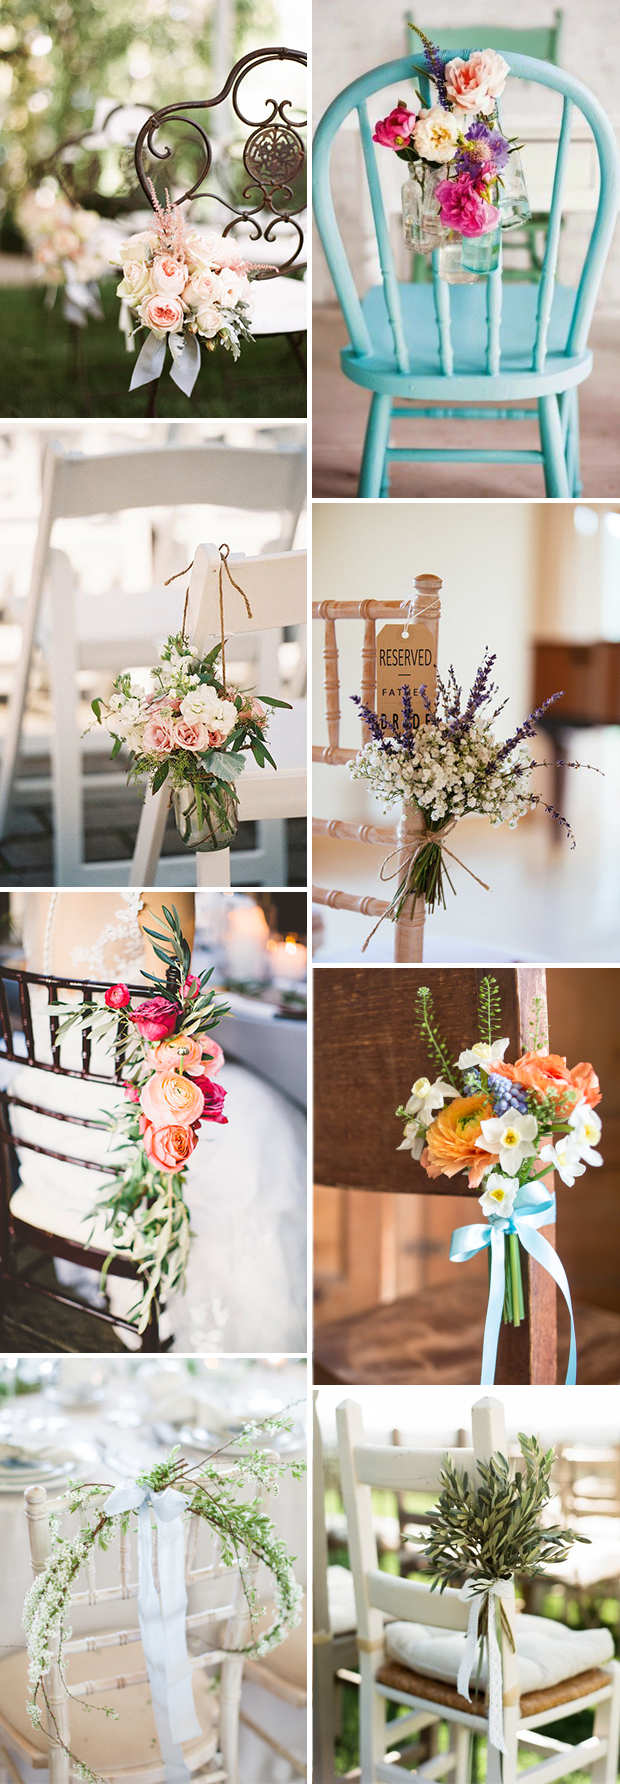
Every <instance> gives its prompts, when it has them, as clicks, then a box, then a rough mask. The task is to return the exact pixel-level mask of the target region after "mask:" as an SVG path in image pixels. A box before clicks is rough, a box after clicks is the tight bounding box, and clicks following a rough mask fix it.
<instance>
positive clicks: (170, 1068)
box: [146, 1034, 202, 1078]
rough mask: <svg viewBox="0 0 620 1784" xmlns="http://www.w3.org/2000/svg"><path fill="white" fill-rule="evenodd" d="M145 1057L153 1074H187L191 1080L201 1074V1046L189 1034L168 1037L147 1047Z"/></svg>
mask: <svg viewBox="0 0 620 1784" xmlns="http://www.w3.org/2000/svg"><path fill="white" fill-rule="evenodd" d="M146 1057H147V1062H148V1064H149V1065H150V1066H151V1067H152V1070H153V1071H154V1072H189V1074H190V1077H191V1078H199V1077H200V1076H201V1074H202V1045H201V1042H200V1041H196V1040H194V1036H193V1035H190V1034H170V1035H168V1036H167V1039H166V1040H164V1041H158V1042H157V1044H156V1046H154V1047H149V1049H148V1052H147V1055H146Z"/></svg>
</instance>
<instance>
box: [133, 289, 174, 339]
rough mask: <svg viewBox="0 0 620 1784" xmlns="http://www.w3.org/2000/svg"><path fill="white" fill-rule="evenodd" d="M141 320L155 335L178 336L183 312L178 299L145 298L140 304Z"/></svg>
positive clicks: (162, 297)
mask: <svg viewBox="0 0 620 1784" xmlns="http://www.w3.org/2000/svg"><path fill="white" fill-rule="evenodd" d="M139 314H140V317H141V320H142V321H143V322H145V323H146V326H147V328H152V329H154V331H155V334H178V333H179V330H180V329H182V327H183V323H184V321H185V312H184V309H183V305H182V303H181V299H180V297H174V296H172V297H164V296H163V295H162V296H161V297H160V296H155V297H145V299H144V303H142V304H140V311H139Z"/></svg>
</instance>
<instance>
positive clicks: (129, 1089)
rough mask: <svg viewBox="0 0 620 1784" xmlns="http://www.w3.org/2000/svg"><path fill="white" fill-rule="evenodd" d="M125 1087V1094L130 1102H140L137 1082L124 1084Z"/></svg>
mask: <svg viewBox="0 0 620 1784" xmlns="http://www.w3.org/2000/svg"><path fill="white" fill-rule="evenodd" d="M123 1089H124V1092H125V1096H126V1099H127V1102H128V1103H139V1101H140V1092H139V1090H138V1086H137V1084H131V1083H127V1084H124V1085H123Z"/></svg>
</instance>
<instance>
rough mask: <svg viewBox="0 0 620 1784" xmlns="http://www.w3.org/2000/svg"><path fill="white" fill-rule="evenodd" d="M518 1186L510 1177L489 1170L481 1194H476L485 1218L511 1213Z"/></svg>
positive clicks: (489, 1218)
mask: <svg viewBox="0 0 620 1784" xmlns="http://www.w3.org/2000/svg"><path fill="white" fill-rule="evenodd" d="M518 1188H519V1185H518V1183H515V1182H514V1180H513V1178H512V1177H502V1175H501V1173H500V1172H499V1171H490V1172H489V1175H488V1177H487V1179H486V1182H485V1186H484V1190H483V1192H482V1195H481V1196H478V1201H479V1203H480V1207H481V1209H482V1212H483V1214H486V1216H487V1220H492V1219H493V1216H494V1215H495V1218H496V1219H497V1216H498V1215H503V1216H504V1217H506V1216H507V1215H509V1214H512V1210H513V1208H514V1205H515V1198H516V1195H517V1190H518Z"/></svg>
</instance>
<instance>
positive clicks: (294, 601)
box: [130, 545, 308, 886]
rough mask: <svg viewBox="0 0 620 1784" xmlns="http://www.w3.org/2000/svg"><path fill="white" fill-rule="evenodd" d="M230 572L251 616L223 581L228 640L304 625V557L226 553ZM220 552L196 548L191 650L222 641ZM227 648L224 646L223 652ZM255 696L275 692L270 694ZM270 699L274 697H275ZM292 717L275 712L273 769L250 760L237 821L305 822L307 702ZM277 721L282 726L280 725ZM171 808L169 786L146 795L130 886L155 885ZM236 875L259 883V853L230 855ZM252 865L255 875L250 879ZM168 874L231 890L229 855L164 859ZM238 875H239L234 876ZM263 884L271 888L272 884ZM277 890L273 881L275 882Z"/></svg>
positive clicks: (242, 780) (189, 627)
mask: <svg viewBox="0 0 620 1784" xmlns="http://www.w3.org/2000/svg"><path fill="white" fill-rule="evenodd" d="M228 562H229V564H230V568H231V573H232V575H233V576H234V578H235V581H236V582H238V584H239V586H240V588H242V589H243V591H244V593H245V595H246V596H247V599H248V601H249V605H250V608H251V612H250V613H248V612H247V610H246V606H245V602H244V600H243V597H242V595H240V594H239V593H238V591H237V590H236V589H234V588H232V587H231V586H230V583H229V582H228V578H227V577H226V575H224V582H223V592H224V617H225V632H226V637H227V639H229V638H230V637H231V636H232V635H234V636H235V637H237V636H239V635H241V636H243V637H247V636H248V634H250V635H251V634H252V633H256V632H268V631H270V630H273V629H277V630H278V631H281V629H282V627H283V626H303V625H305V624H306V622H307V591H306V565H307V556H306V552H305V551H281V552H274V553H269V554H267V555H265V556H264V557H243V556H242V555H234V554H233V553H232V552H231V554H230V557H229V559H228ZM219 578H220V552H219V548H218V547H217V546H216V545H199V546H198V548H197V551H196V554H195V557H194V562H193V565H192V571H191V576H190V581H189V599H188V606H187V619H186V634H187V637H188V638H190V639H191V640H192V643H193V644H194V646H195V648H196V650H197V651H204V650H206V649H207V647H211V645H213V644H214V643H215V642H216V640H217V639H218V638H219V637H220V606H219ZM229 648H230V647H229ZM261 691H263V692H265V693H273V692H274V690H273V689H272V688H265V689H264V690H261V689H260V688H257V690H256V692H257V693H258V694H260V693H261ZM274 698H277V695H275V694H274ZM292 704H293V711H292V712H278V711H277V710H276V713H275V716H274V718H273V720H272V725H271V729H270V733H269V736H270V741H271V753H272V755H273V756H274V760H276V761H277V763H278V768H277V773H275V774H274V771H273V769H272V768H269V767H267V768H265V769H262V770H260V769H256V770H254V765H253V763H252V761H251V758H250V761H249V762H248V763H247V765H246V768H245V771H244V773H243V774H242V775H241V777H240V779H239V781H238V783H237V791H238V794H239V817H240V820H241V821H243V820H244V819H250V820H251V821H253V822H263V821H265V822H269V821H270V820H274V819H275V820H282V819H283V818H297V817H304V816H305V813H306V803H307V778H308V777H307V769H306V760H307V757H306V720H305V704H304V703H302V702H297V703H294V702H293V703H292ZM279 721H281V722H279ZM169 804H170V792H169V790H168V786H167V784H164V786H163V787H161V788H160V791H159V792H158V793H151V792H147V794H146V798H145V801H144V806H143V808H142V813H141V817H140V825H139V829H138V835H137V840H136V847H135V851H134V857H133V862H132V866H131V876H130V883H131V885H132V886H153V885H155V883H156V874H157V867H158V862H159V857H160V853H161V847H162V842H163V836H164V830H165V828H166V819H167V816H168V808H169ZM234 860H235V865H236V868H237V870H240V871H241V874H242V875H243V872H244V870H245V880H244V883H245V884H246V885H247V884H249V883H254V884H261V883H262V875H261V871H260V868H261V863H260V859H259V858H258V851H248V853H247V855H245V851H240V852H239V854H237V853H235V857H234ZM252 866H254V868H255V870H257V877H256V879H255V880H254V881H252V879H251V874H250V875H248V871H247V870H248V867H249V868H251V867H252ZM171 869H172V871H173V873H174V875H175V877H174V881H173V883H174V884H178V878H177V872H178V870H179V869H180V871H181V873H182V874H184V878H183V882H182V883H185V881H186V878H187V877H188V876H189V877H191V878H195V880H196V883H197V884H198V885H199V886H229V885H230V880H231V854H230V849H220V850H219V851H218V852H217V853H214V854H203V853H200V852H198V853H196V854H195V856H194V857H193V858H192V856H191V855H190V854H189V853H188V851H187V850H186V851H185V855H184V857H183V858H182V859H181V860H180V861H179V862H177V860H176V858H174V857H173V858H172V860H171V859H170V858H167V859H166V873H167V874H168V873H170V871H171ZM236 877H238V875H237V876H236ZM267 883H272V884H273V883H274V882H273V881H271V882H269V881H268V882H267ZM275 883H276V884H277V883H278V881H277V879H276V880H275Z"/></svg>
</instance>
